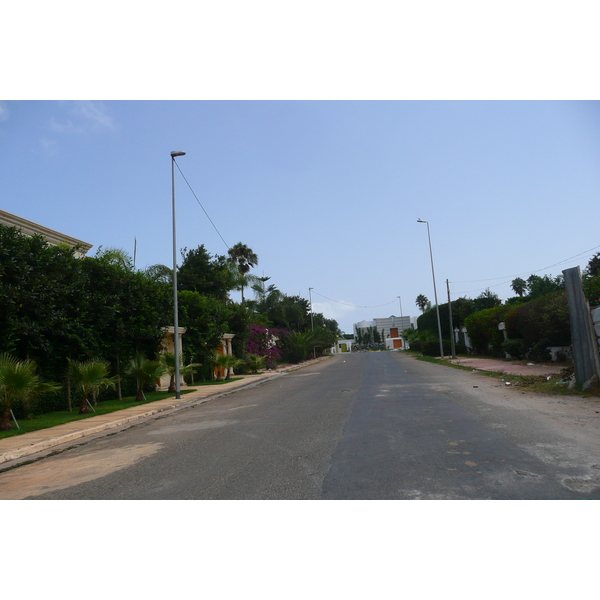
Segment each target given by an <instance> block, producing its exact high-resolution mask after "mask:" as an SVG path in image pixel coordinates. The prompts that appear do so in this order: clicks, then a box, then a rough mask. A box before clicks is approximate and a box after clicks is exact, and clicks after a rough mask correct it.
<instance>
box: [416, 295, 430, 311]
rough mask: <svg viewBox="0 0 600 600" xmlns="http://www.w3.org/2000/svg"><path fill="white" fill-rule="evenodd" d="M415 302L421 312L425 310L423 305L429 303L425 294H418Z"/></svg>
mask: <svg viewBox="0 0 600 600" xmlns="http://www.w3.org/2000/svg"><path fill="white" fill-rule="evenodd" d="M415 304H416V305H417V306H418V307H419V308H420V309H421V312H425V307H426V306H427V305H428V304H429V300H428V299H427V296H425V295H423V294H419V295H418V296H417V299H416V300H415Z"/></svg>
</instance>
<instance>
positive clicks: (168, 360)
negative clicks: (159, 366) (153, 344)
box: [160, 352, 202, 394]
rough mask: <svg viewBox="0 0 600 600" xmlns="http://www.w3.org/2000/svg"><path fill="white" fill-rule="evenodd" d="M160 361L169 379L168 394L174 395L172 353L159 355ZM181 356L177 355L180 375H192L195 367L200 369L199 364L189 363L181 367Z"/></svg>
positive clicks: (173, 362) (173, 354)
mask: <svg viewBox="0 0 600 600" xmlns="http://www.w3.org/2000/svg"><path fill="white" fill-rule="evenodd" d="M160 360H161V362H162V363H163V365H164V367H165V369H166V373H167V375H169V377H170V378H171V380H170V381H169V389H168V390H167V391H168V392H169V393H171V394H173V393H175V353H174V352H163V353H162V354H161V355H160ZM183 360H184V358H183V354H180V355H179V372H180V373H182V374H183V373H190V372H191V373H193V371H194V369H195V368H196V367H201V366H202V365H201V364H200V363H190V364H189V365H185V366H184V365H183Z"/></svg>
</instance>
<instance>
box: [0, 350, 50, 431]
mask: <svg viewBox="0 0 600 600" xmlns="http://www.w3.org/2000/svg"><path fill="white" fill-rule="evenodd" d="M58 389H60V386H59V385H57V384H56V383H50V382H43V381H42V380H41V379H40V377H39V376H38V375H37V374H36V364H35V363H34V362H33V361H32V360H18V359H17V358H15V357H14V356H11V355H10V354H7V353H4V354H0V409H1V411H2V412H1V413H0V431H8V430H9V429H10V428H11V427H12V423H11V422H10V411H11V407H12V405H13V404H14V403H15V402H18V401H21V402H22V403H23V404H24V405H25V406H26V407H28V408H31V407H32V406H33V404H34V403H35V400H36V399H37V398H38V397H39V396H40V395H41V394H45V393H48V392H54V391H56V390H58Z"/></svg>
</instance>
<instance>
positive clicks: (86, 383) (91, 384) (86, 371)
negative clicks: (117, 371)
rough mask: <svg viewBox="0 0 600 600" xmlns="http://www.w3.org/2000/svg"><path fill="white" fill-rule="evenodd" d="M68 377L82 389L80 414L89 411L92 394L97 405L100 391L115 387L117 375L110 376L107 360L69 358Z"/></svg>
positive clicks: (77, 387)
mask: <svg viewBox="0 0 600 600" xmlns="http://www.w3.org/2000/svg"><path fill="white" fill-rule="evenodd" d="M67 362H68V365H69V366H68V378H69V381H70V382H71V383H72V384H74V386H75V387H76V389H78V390H79V391H81V395H82V399H81V407H80V409H79V414H84V413H87V412H88V411H89V406H88V401H89V397H90V396H91V397H92V399H93V400H94V405H96V400H97V398H98V393H99V392H100V390H103V389H114V388H115V387H116V383H117V382H116V379H117V378H116V377H109V374H110V363H109V362H108V361H107V360H98V359H90V360H87V361H76V360H71V359H69V358H68V359H67Z"/></svg>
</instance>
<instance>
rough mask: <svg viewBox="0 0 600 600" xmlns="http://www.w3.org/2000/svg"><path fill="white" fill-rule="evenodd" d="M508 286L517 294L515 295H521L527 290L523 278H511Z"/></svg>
mask: <svg viewBox="0 0 600 600" xmlns="http://www.w3.org/2000/svg"><path fill="white" fill-rule="evenodd" d="M510 287H511V288H512V290H513V292H514V293H515V294H517V296H519V297H521V296H523V295H524V294H525V292H526V291H527V282H526V281H525V280H524V279H521V278H520V277H517V278H516V279H513V280H512V283H511V284H510Z"/></svg>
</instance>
